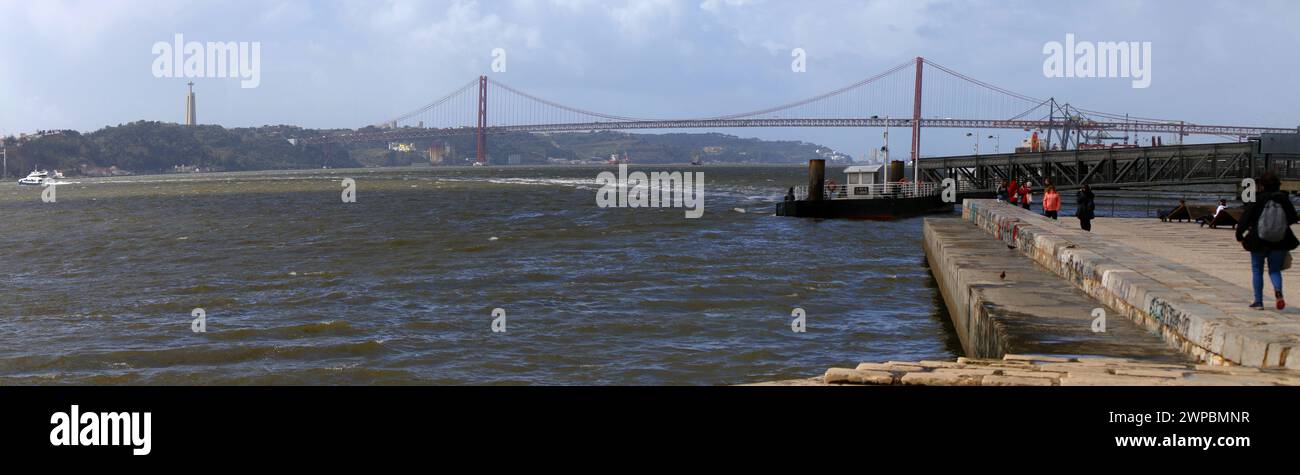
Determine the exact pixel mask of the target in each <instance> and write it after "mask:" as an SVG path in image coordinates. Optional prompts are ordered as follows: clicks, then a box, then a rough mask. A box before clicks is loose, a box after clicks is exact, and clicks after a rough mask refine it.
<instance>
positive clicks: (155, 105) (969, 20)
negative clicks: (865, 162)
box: [0, 0, 1300, 156]
mask: <svg viewBox="0 0 1300 475" xmlns="http://www.w3.org/2000/svg"><path fill="white" fill-rule="evenodd" d="M0 24H3V25H4V27H3V28H0V134H4V135H16V134H18V133H21V132H27V133H30V132H33V131H35V130H38V129H77V130H81V131H91V130H95V129H98V128H101V127H104V126H109V125H117V124H122V123H127V122H133V121H137V120H160V121H166V122H181V121H183V118H184V95H185V89H186V86H185V83H186V82H188V81H191V80H192V81H194V82H195V90H196V93H197V97H198V116H199V122H200V123H205V124H220V125H224V126H227V127H236V126H257V125H266V124H292V125H299V126H303V127H311V128H334V127H339V128H343V127H347V128H354V127H361V126H365V125H368V124H374V123H378V122H382V121H384V120H387V119H390V118H392V117H395V116H397V115H399V114H402V113H404V112H407V111H409V110H411V109H414V108H416V107H418V106H420V105H423V104H425V103H427V102H429V101H431V100H434V99H436V98H438V97H441V96H443V95H445V94H447V93H449V92H451V91H452V90H454V89H456V88H458V87H460V86H462V85H464V84H466V83H467V82H469V81H470V80H472V79H473V78H475V77H477V76H478V75H479V74H488V75H490V76H492V77H493V78H494V79H496V80H499V81H501V82H503V83H506V84H509V85H511V86H513V87H515V88H517V89H521V90H524V91H527V92H529V93H530V94H533V95H536V96H540V97H543V98H547V99H551V100H554V101H556V102H560V103H564V104H568V105H572V106H576V107H580V108H583V109H588V110H595V111H600V112H605V113H610V114H615V115H626V116H635V117H665V118H673V117H677V118H680V117H698V116H715V115H723V114H727V113H734V112H740V111H747V110H754V109H761V108H764V107H768V106H771V105H776V104H781V103H786V102H790V101H794V100H798V99H801V98H804V97H809V96H813V95H815V94H818V93H821V92H825V91H828V90H833V89H836V88H838V87H840V86H843V85H846V84H850V83H853V82H856V81H858V80H860V79H863V78H866V77H869V76H872V75H874V74H876V73H879V72H881V71H883V70H885V69H887V68H889V67H891V66H894V65H897V64H900V63H902V62H904V61H907V60H909V59H911V58H914V57H916V56H923V57H925V58H927V59H928V60H931V61H934V62H936V63H939V64H942V65H944V66H947V67H948V68H951V69H953V70H956V71H959V72H962V73H963V74H966V75H968V76H971V77H974V78H978V79H980V80H982V81H984V82H987V83H991V84H994V85H997V86H1000V87H1003V88H1006V89H1009V90H1012V91H1016V92H1019V93H1022V94H1026V95H1029V96H1032V97H1040V98H1045V97H1055V98H1057V99H1058V100H1062V101H1064V102H1070V103H1071V104H1075V105H1078V106H1081V107H1084V108H1087V109H1093V110H1103V111H1108V112H1117V113H1131V114H1134V115H1136V116H1144V117H1159V118H1170V119H1179V120H1186V121H1189V122H1199V123H1209V124H1226V125H1251V126H1274V127H1296V126H1300V79H1297V78H1300V54H1297V53H1296V52H1297V51H1300V28H1297V27H1296V25H1300V3H1297V2H1294V1H1287V0H1278V1H1259V2H1249V5H1242V4H1241V2H1232V1H1223V2H1213V1H1173V0H1170V1H1131V0H1130V1H1122V2H1108V1H1090V2H1060V1H1038V2H1030V1H991V0H989V1H978V0H975V1H940V0H907V1H863V0H859V1H847V0H766V1H764V0H680V1H675V0H481V1H463V0H451V1H408V0H387V1H383V0H355V1H349V0H338V1H319V2H312V1H305V0H265V1H243V0H233V1H229V0H228V1H202V0H198V1H183V2H179V1H172V0H164V1H145V0H86V1H79V0H22V1H13V0H0ZM176 34H182V35H184V38H185V40H186V41H199V42H216V41H220V42H258V43H259V44H260V48H261V58H260V59H261V60H260V83H259V84H258V85H257V87H255V88H243V87H241V84H240V81H239V79H232V78H198V79H185V78H167V77H162V78H159V77H155V75H154V73H153V66H154V62H155V59H156V57H157V55H156V54H154V52H153V50H152V48H153V46H154V44H155V43H157V42H168V43H170V42H172V40H173V37H174V35H176ZM1067 34H1072V35H1074V36H1075V37H1076V38H1077V39H1078V40H1080V41H1116V42H1118V41H1132V42H1150V44H1151V56H1150V60H1151V83H1150V86H1149V87H1146V88H1134V87H1132V84H1131V83H1132V81H1131V80H1130V79H1126V78H1068V77H1066V78H1059V77H1046V76H1045V75H1044V72H1043V67H1044V61H1045V57H1046V55H1045V54H1044V45H1045V44H1046V43H1048V42H1053V41H1055V42H1064V41H1065V37H1066V35H1067ZM496 48H501V49H503V50H505V51H506V53H507V61H508V62H507V68H506V71H504V72H493V71H492V70H491V65H492V61H493V56H492V51H493V50H494V49H496ZM795 48H802V50H803V51H804V52H805V53H806V70H805V71H803V72H794V71H792V70H791V63H792V56H791V51H792V50H793V49H795ZM722 132H725V133H732V134H735V135H741V136H746V137H760V138H766V139H791V140H806V141H810V142H816V143H821V144H825V145H828V146H831V147H834V148H836V149H838V150H840V151H843V152H846V153H851V154H853V155H855V156H859V155H863V154H864V153H865V151H866V150H868V149H869V148H873V147H876V146H878V145H879V143H880V141H881V138H880V132H879V131H878V130H872V129H867V130H861V129H812V128H787V129H732V130H722ZM972 132H978V135H984V136H987V135H988V134H998V136H999V142H1001V144H1002V145H1004V146H1009V145H1010V143H1012V142H1013V141H1018V140H1019V139H1020V138H1021V136H1022V135H1023V133H1022V132H1021V131H1016V130H1010V131H1007V130H1003V131H972ZM926 134H927V135H926V137H930V138H932V141H926V142H925V143H926V148H925V150H924V152H925V153H926V154H927V155H936V154H955V153H965V152H969V151H970V148H971V147H972V143H971V142H970V140H971V139H969V138H966V137H964V135H965V131H959V130H936V131H935V132H933V133H931V132H929V131H927V132H926ZM905 136H906V134H904V133H895V134H894V139H893V140H894V142H892V143H893V147H894V150H903V149H905V148H906V144H905V143H902V141H903V140H905V138H904V137H905ZM1165 140H1166V142H1168V141H1169V140H1171V139H1169V138H1166V139H1165ZM1212 140H1219V139H1217V138H1214V139H1212ZM984 146H985V147H988V145H984ZM985 150H987V148H985Z"/></svg>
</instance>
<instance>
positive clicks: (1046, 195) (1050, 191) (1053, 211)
mask: <svg viewBox="0 0 1300 475" xmlns="http://www.w3.org/2000/svg"><path fill="white" fill-rule="evenodd" d="M1059 211H1061V194H1060V193H1057V192H1056V187H1055V186H1053V185H1047V190H1045V191H1043V216H1047V217H1049V218H1052V220H1053V221H1055V220H1056V215H1057V213H1058V212H1059Z"/></svg>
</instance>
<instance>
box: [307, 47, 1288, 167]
mask: <svg viewBox="0 0 1300 475" xmlns="http://www.w3.org/2000/svg"><path fill="white" fill-rule="evenodd" d="M740 127H901V128H910V129H911V151H910V158H911V160H912V161H913V162H914V163H915V162H916V160H917V159H918V157H919V156H920V147H921V131H922V129H924V128H960V129H1021V130H1025V131H1030V130H1037V131H1043V132H1044V134H1045V135H1044V137H1043V139H1044V142H1043V150H1044V152H1047V151H1050V150H1061V151H1065V150H1070V149H1071V148H1072V147H1074V148H1078V145H1079V144H1092V143H1100V142H1101V141H1102V140H1107V139H1109V140H1114V139H1116V137H1115V136H1114V135H1112V134H1117V133H1121V134H1124V137H1127V136H1128V134H1129V133H1151V134H1174V135H1176V136H1178V137H1183V136H1189V135H1213V136H1220V137H1224V138H1225V139H1228V140H1231V141H1236V142H1242V141H1244V140H1246V139H1247V138H1250V137H1259V136H1261V135H1263V134H1297V133H1298V132H1300V128H1278V127H1255V126H1239V125H1208V124H1198V123H1190V122H1187V121H1182V120H1169V119H1155V118H1146V117H1134V116H1129V115H1127V114H1117V113H1108V112H1102V111H1096V110H1089V109H1083V108H1078V107H1075V106H1073V105H1071V104H1069V103H1061V102H1058V101H1057V100H1056V99H1055V98H1054V97H1053V98H1047V99H1040V98H1034V97H1031V96H1028V95H1024V94H1019V93H1016V92H1013V91H1010V90H1007V89H1003V88H1001V87H998V86H995V85H992V84H989V83H986V82H983V81H980V80H978V79H975V78H972V77H969V76H966V75H964V74H961V73H959V72H957V71H954V70H952V69H950V68H947V67H945V66H943V65H940V64H937V63H935V62H933V61H928V60H926V59H924V58H920V57H918V58H915V60H909V61H907V62H904V63H902V64H899V65H896V66H894V67H892V68H889V69H887V70H885V71H884V72H881V73H879V74H876V75H874V76H871V77H868V78H866V79H863V80H861V81H858V82H855V83H853V84H849V85H847V86H844V87H842V88H839V89H835V90H833V91H829V92H825V93H822V94H818V95H816V96H812V97H809V98H806V99H802V100H798V101H794V102H789V103H785V104H781V105H777V106H773V107H767V108H763V109H757V110H752V111H747V112H741V113H734V114H727V115H718V116H709V117H696V118H667V119H664V118H646V117H632V116H626V115H616V114H611V113H603V112H596V111H591V110H586V109H581V108H578V107H574V106H570V105H566V104H561V103H558V102H554V101H550V100H547V99H543V98H540V97H537V96H534V95H532V94H529V93H527V92H524V91H521V90H519V89H516V88H513V87H511V86H508V85H506V84H504V83H501V82H500V81H497V80H495V79H492V78H489V77H487V76H480V77H478V78H477V79H475V80H473V81H470V82H468V83H466V84H465V85H463V86H461V87H460V88H458V89H456V90H454V91H452V92H451V93H449V94H447V95H445V96H443V97H441V98H439V99H437V100H435V101H433V102H430V103H428V104H426V105H424V106H422V107H419V108H417V109H414V110H412V111H410V112H407V113H405V114H402V115H400V116H397V117H395V118H393V119H390V120H386V121H384V122H381V123H378V124H374V125H373V126H371V127H366V128H364V129H361V130H359V131H357V132H352V133H341V134H331V135H323V136H315V137H304V138H300V139H299V140H300V142H301V143H303V144H305V145H322V144H350V143H360V142H392V141H405V140H419V139H436V138H440V137H447V136H455V135H473V136H475V138H476V140H475V144H476V156H475V157H476V160H477V161H478V162H479V163H485V162H486V161H487V140H488V137H489V136H491V135H495V134H505V133H531V132H573V131H596V130H637V129H695V128H740ZM1216 150H1217V149H1216ZM1234 150H1235V149H1234ZM1081 152H1084V153H1085V155H1086V154H1087V153H1091V152H1101V151H1095V150H1092V151H1081ZM1125 156H1128V155H1125ZM1072 157H1074V158H1078V157H1079V156H1078V154H1075V155H1072ZM1058 158H1059V157H1058ZM1110 158H1111V161H1114V160H1115V158H1114V155H1113V154H1112V155H1111V156H1110ZM1143 158H1145V159H1147V161H1148V166H1149V159H1150V155H1146V156H1144V157H1143ZM1211 158H1213V157H1211ZM1033 159H1037V160H1038V162H1039V163H1040V164H1041V163H1043V162H1044V160H1045V159H1044V158H1043V157H1035V158H1030V157H1012V156H1011V155H1010V154H1008V156H1007V157H1005V158H1003V159H1002V161H1004V162H1008V164H1007V165H1005V166H999V165H998V164H995V163H994V161H996V160H997V159H989V160H983V161H982V162H980V163H979V164H978V165H975V166H973V167H967V166H960V167H959V166H957V165H956V164H957V163H964V162H959V161H956V160H950V161H948V162H946V163H948V164H950V165H949V166H945V165H942V164H939V163H936V162H934V161H933V160H931V159H926V160H924V161H923V162H927V163H924V164H922V166H921V168H922V169H925V170H926V171H927V173H926V174H925V175H924V177H925V178H926V179H936V178H939V177H942V176H944V175H948V176H962V177H964V178H968V179H976V178H978V179H979V180H978V182H979V184H980V186H981V187H983V186H984V185H986V184H987V180H989V179H992V178H995V177H997V176H999V175H1002V174H1004V173H1014V172H1015V170H1014V167H1015V166H1016V165H1015V164H1014V163H1012V162H1015V161H1016V160H1021V161H1024V160H1033ZM1063 161H1068V160H1066V159H1064V158H1061V159H1060V160H1057V162H1063ZM1102 161H1104V160H1102ZM1076 162H1078V163H1080V164H1081V163H1083V161H1078V160H1076ZM1054 163H1055V162H1054ZM1064 166H1065V165H1058V166H1057V167H1058V168H1053V167H1052V166H1044V167H1040V168H1038V169H1037V170H1038V171H1039V172H1043V173H1046V174H1048V176H1050V175H1051V173H1052V172H1053V171H1054V170H1061V171H1062V175H1063V176H1072V177H1074V178H1075V179H1078V180H1084V181H1086V180H1087V179H1088V178H1091V177H1093V176H1098V177H1104V176H1119V177H1120V179H1125V178H1128V177H1129V175H1128V174H1127V173H1128V167H1126V168H1125V171H1124V172H1122V173H1119V172H1118V169H1116V170H1113V171H1115V172H1116V173H1112V174H1111V175H1106V174H1104V173H1103V174H1102V175H1097V174H1096V173H1095V172H1094V173H1092V174H1090V175H1087V177H1085V176H1084V175H1085V174H1087V172H1080V171H1079V170H1085V169H1088V170H1093V169H1095V167H1088V168H1085V166H1083V165H1076V166H1075V167H1074V168H1073V169H1072V170H1069V171H1068V172H1067V171H1065V170H1063V169H1061V168H1059V167H1064ZM1289 166H1290V165H1289V164H1288V167H1289ZM1228 168H1231V167H1228ZM1218 171H1221V169H1217V171H1216V173H1217V172H1218ZM1163 172H1164V171H1163V170H1161V171H1160V172H1152V173H1148V175H1147V176H1146V177H1145V178H1144V180H1145V179H1155V180H1165V179H1173V178H1177V177H1176V176H1174V175H1160V173H1163ZM1135 176H1136V175H1135ZM1225 177H1226V175H1225ZM1224 179H1226V178H1224Z"/></svg>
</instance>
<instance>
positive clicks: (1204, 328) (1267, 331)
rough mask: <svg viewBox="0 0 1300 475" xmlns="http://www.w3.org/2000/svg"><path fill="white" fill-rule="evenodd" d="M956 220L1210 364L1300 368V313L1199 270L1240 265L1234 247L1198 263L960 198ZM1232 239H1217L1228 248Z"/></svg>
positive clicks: (1182, 226)
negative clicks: (1262, 306) (1261, 303)
mask: <svg viewBox="0 0 1300 475" xmlns="http://www.w3.org/2000/svg"><path fill="white" fill-rule="evenodd" d="M962 220H964V221H966V222H968V223H970V224H971V225H974V226H975V227H978V228H979V229H982V230H984V231H985V232H987V233H988V234H989V235H990V236H992V237H993V238H995V239H997V240H998V241H1001V242H1002V243H1004V244H1006V245H1008V246H1012V247H1014V248H1015V249H1016V250H1017V251H1018V252H1019V253H1020V254H1021V255H1024V256H1026V257H1028V258H1029V259H1031V260H1032V261H1034V262H1035V263H1037V264H1038V265H1040V266H1042V267H1043V268H1044V269H1046V270H1048V271H1049V272H1051V273H1053V274H1055V275H1056V276H1057V277H1059V278H1061V279H1062V280H1063V281H1064V282H1066V283H1068V284H1069V285H1071V286H1074V287H1075V288H1077V289H1079V290H1082V291H1083V292H1084V293H1085V294H1087V295H1088V296H1090V297H1092V298H1094V299H1096V300H1097V301H1099V302H1101V303H1102V304H1104V305H1105V306H1107V307H1109V308H1112V309H1115V310H1117V311H1118V312H1119V314H1120V315H1122V316H1123V317H1126V318H1128V319H1129V320H1131V321H1133V322H1134V323H1137V324H1138V325H1140V326H1142V327H1143V328H1146V329H1147V330H1149V331H1151V332H1153V333H1156V334H1158V335H1160V337H1161V338H1163V339H1164V341H1165V342H1166V343H1167V344H1169V345H1170V346H1171V347H1173V348H1176V349H1178V350H1179V351H1181V352H1182V353H1184V354H1187V355H1189V356H1191V357H1194V358H1196V359H1198V360H1200V361H1203V362H1206V363H1209V364H1228V365H1242V366H1251V367H1262V368H1276V367H1281V368H1288V369H1300V318H1297V317H1296V314H1295V313H1294V311H1291V312H1278V311H1275V310H1271V309H1269V310H1252V309H1248V308H1247V307H1246V305H1247V304H1248V303H1249V300H1250V297H1249V295H1250V293H1249V292H1250V291H1249V285H1250V284H1249V281H1248V280H1247V281H1246V282H1232V281H1228V280H1225V279H1224V278H1221V277H1219V276H1215V275H1212V274H1211V273H1208V272H1206V271H1205V270H1203V269H1204V268H1205V267H1206V266H1214V267H1223V268H1225V269H1240V268H1241V267H1242V266H1245V265H1248V264H1247V263H1248V261H1247V260H1245V258H1244V256H1245V254H1246V253H1245V252H1244V251H1233V252H1239V254H1238V255H1240V256H1243V257H1242V258H1239V259H1235V260H1224V261H1223V262H1219V260H1214V261H1212V262H1206V261H1204V260H1203V259H1201V255H1200V253H1196V252H1178V251H1175V250H1172V249H1175V248H1176V245H1175V244H1174V243H1172V242H1171V243H1168V245H1167V246H1163V247H1164V249H1165V250H1164V251H1160V252H1146V251H1143V250H1141V249H1139V248H1138V247H1136V246H1134V245H1130V244H1126V243H1125V242H1124V239H1116V238H1115V236H1114V235H1113V234H1112V236H1110V237H1108V236H1107V235H1106V233H1101V232H1098V233H1089V232H1085V231H1083V230H1080V229H1078V222H1077V221H1076V220H1073V219H1069V218H1066V219H1063V220H1061V221H1053V220H1050V219H1047V218H1045V217H1043V216H1040V215H1037V214H1034V213H1030V212H1028V211H1026V210H1023V209H1020V208H1017V207H1013V206H1009V205H1007V204H1004V203H998V202H996V201H993V200H968V201H966V202H965V203H964V204H963V206H962ZM1150 221H1154V222H1155V223H1158V224H1160V225H1164V226H1166V227H1178V229H1176V230H1175V232H1178V233H1192V232H1196V233H1200V232H1209V233H1216V234H1217V233H1224V232H1228V231H1224V230H1217V229H1216V230H1210V229H1208V228H1199V227H1197V226H1196V225H1195V224H1189V223H1159V221H1156V220H1154V219H1152V220H1150ZM1107 225H1109V223H1107ZM1153 225H1154V224H1153ZM1170 229H1173V228H1170ZM1119 234H1126V235H1128V236H1132V237H1131V239H1139V240H1147V241H1152V240H1154V239H1155V238H1157V237H1158V235H1151V234H1146V233H1144V232H1143V231H1142V230H1141V228H1140V227H1139V228H1135V229H1133V230H1132V231H1131V232H1127V233H1119ZM1144 234H1146V235H1144ZM1220 235H1221V234H1220ZM1235 245H1236V244H1235V242H1233V243H1232V244H1223V245H1221V246H1218V247H1221V248H1223V249H1224V250H1225V251H1224V252H1229V251H1228V250H1231V249H1233V247H1232V246H1235ZM1237 249H1240V248H1239V247H1237ZM1224 259H1228V258H1227V257H1225V258H1224ZM1189 262H1200V263H1199V264H1196V265H1191V264H1189ZM1198 267H1200V268H1198ZM1225 272H1231V271H1225ZM1220 275H1221V276H1224V277H1227V274H1220ZM1243 285H1244V286H1245V287H1243Z"/></svg>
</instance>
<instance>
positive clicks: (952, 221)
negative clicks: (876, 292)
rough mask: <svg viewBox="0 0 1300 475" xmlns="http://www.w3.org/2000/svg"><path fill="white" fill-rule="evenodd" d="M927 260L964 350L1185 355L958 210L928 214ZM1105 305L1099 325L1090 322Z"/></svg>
mask: <svg viewBox="0 0 1300 475" xmlns="http://www.w3.org/2000/svg"><path fill="white" fill-rule="evenodd" d="M923 229H924V232H923V236H924V246H925V254H926V261H927V262H928V263H929V265H930V269H931V273H932V274H933V275H934V279H935V281H936V282H938V284H939V290H940V293H941V294H942V295H943V300H944V303H945V305H946V306H947V308H948V313H949V315H950V316H951V318H952V322H953V326H954V327H955V329H956V330H957V336H958V338H959V339H960V340H961V342H962V348H963V350H964V351H965V354H966V356H968V357H972V358H1002V357H1003V356H1005V355H1007V354H1035V355H1048V356H1053V357H1064V358H1069V357H1075V356H1104V357H1119V358H1130V359H1135V360H1147V361H1158V362H1163V363H1177V362H1184V361H1188V360H1189V358H1188V357H1186V356H1185V355H1183V354H1182V353H1180V352H1179V351H1177V350H1175V349H1173V348H1170V347H1169V346H1168V345H1166V344H1165V343H1164V342H1163V341H1162V340H1161V339H1160V337H1158V336H1156V335H1154V334H1151V333H1149V332H1147V331H1146V330H1145V329H1144V328H1142V327H1139V326H1138V325H1136V324H1134V323H1133V322H1132V321H1130V320H1129V319H1127V318H1125V317H1123V316H1121V315H1119V312H1117V311H1115V310H1113V309H1109V308H1106V307H1104V306H1103V305H1101V304H1100V303H1098V302H1097V301H1096V300H1095V299H1093V298H1092V297H1089V296H1088V295H1087V294H1085V293H1083V291H1081V290H1078V289H1076V288H1074V287H1073V286H1071V285H1070V284H1068V283H1066V282H1064V281H1063V280H1061V279H1060V278H1059V277H1057V276H1055V275H1053V274H1052V273H1050V272H1048V271H1047V270H1045V269H1043V268H1041V267H1039V266H1038V265H1037V264H1035V263H1034V262H1032V261H1030V260H1029V259H1026V258H1025V257H1024V256H1023V255H1021V254H1020V253H1019V252H1017V251H1016V250H1015V249H1008V248H1007V246H1006V245H1005V244H1003V243H1002V242H1000V241H998V240H995V239H992V238H991V236H989V235H988V234H986V233H984V232H983V231H981V230H980V229H979V228H977V227H975V226H971V225H970V223H968V222H966V221H963V220H961V219H957V218H947V219H945V218H933V219H927V220H926V221H925V224H924V226H923ZM1100 312H1104V315H1107V316H1108V317H1107V318H1106V319H1105V326H1104V331H1094V330H1103V328H1096V329H1094V328H1093V320H1094V319H1095V318H1096V317H1095V316H1094V313H1100Z"/></svg>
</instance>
